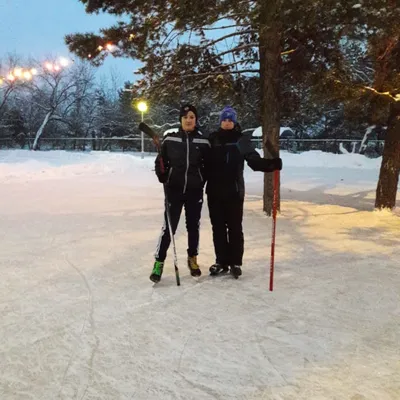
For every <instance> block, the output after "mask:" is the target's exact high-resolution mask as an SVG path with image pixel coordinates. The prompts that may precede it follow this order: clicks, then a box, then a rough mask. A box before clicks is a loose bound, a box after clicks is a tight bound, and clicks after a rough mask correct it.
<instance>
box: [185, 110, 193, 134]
mask: <svg viewBox="0 0 400 400" xmlns="http://www.w3.org/2000/svg"><path fill="white" fill-rule="evenodd" d="M195 126H196V116H195V115H194V112H193V111H189V112H188V113H187V114H186V115H185V116H184V117H182V128H183V130H184V131H193V130H194V128H195Z"/></svg>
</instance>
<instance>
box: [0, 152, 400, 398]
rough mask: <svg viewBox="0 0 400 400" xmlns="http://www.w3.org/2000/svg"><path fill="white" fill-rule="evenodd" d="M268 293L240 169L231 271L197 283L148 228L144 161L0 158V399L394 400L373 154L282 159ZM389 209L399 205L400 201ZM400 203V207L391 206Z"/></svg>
mask: <svg viewBox="0 0 400 400" xmlns="http://www.w3.org/2000/svg"><path fill="white" fill-rule="evenodd" d="M282 157H283V161H284V170H283V171H282V198H283V201H282V214H281V215H279V217H278V226H277V247H276V275H275V290H274V292H269V291H268V270H269V250H270V249H269V246H270V232H271V220H270V219H269V218H267V217H265V216H264V215H263V213H262V211H261V209H262V198H261V195H262V178H263V177H262V174H259V173H253V172H251V171H250V170H248V169H247V168H246V179H247V198H246V202H245V215H244V230H245V240H246V243H245V248H246V250H245V259H244V261H245V266H244V268H243V269H244V275H243V276H242V277H241V278H240V279H239V280H234V279H231V278H230V277H228V276H226V277H218V278H214V279H212V278H210V277H209V276H208V275H207V270H208V266H209V265H210V264H211V263H212V262H213V261H214V260H213V247H212V240H211V230H210V223H209V219H208V210H207V207H206V206H205V208H204V211H203V218H202V227H201V249H200V256H199V261H200V263H201V265H202V267H203V272H204V274H203V276H202V277H201V278H199V279H198V280H195V279H193V278H191V277H190V276H189V273H188V271H187V269H186V267H185V249H186V236H185V230H184V223H183V218H182V220H181V224H180V227H179V229H178V233H177V247H178V258H179V263H180V272H181V281H182V285H181V286H180V287H177V286H176V284H175V278H174V274H173V266H172V257H171V254H172V252H170V253H169V256H168V259H167V266H166V270H165V274H164V276H163V280H162V281H161V283H160V284H159V285H158V286H155V287H154V286H153V285H152V283H151V282H150V281H149V279H148V276H149V274H150V271H151V267H152V263H153V252H154V248H155V245H156V242H157V238H158V235H159V232H160V229H161V223H162V205H163V198H162V190H161V187H160V184H159V183H158V182H157V179H156V178H155V176H154V173H153V171H152V168H153V160H154V157H153V156H147V157H146V158H145V159H144V160H141V159H140V156H135V155H132V154H109V153H89V154H82V153H72V152H56V151H53V152H35V153H33V152H29V151H0V184H1V196H0V226H1V230H0V272H1V276H2V279H1V280H0V338H1V340H0V371H1V373H0V399H1V400H25V399H38V400H54V399H79V400H81V399H86V400H89V399H93V400H94V399H98V400H105V399H107V400H125V399H126V400H128V399H140V400H141V399H143V400H147V399H156V400H164V399H165V400H167V399H174V400H175V399H185V400H189V399H193V400H202V399H223V400H230V399H246V400H259V399H271V400H302V399H304V400H317V399H318V400H326V399H337V400H344V399H349V400H376V399H379V400H389V399H390V400H398V399H399V398H400V364H399V353H400V350H399V349H400V270H399V265H400V218H399V216H398V215H396V213H394V214H390V213H388V212H375V211H373V206H374V191H375V188H376V183H377V177H378V173H379V165H380V159H376V160H370V159H367V158H365V157H363V156H359V155H354V154H343V155H333V154H324V153H321V152H309V153H303V154H300V155H295V154H289V153H283V155H282ZM399 199H400V194H399ZM399 206H400V204H399Z"/></svg>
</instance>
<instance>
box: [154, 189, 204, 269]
mask: <svg viewBox="0 0 400 400" xmlns="http://www.w3.org/2000/svg"><path fill="white" fill-rule="evenodd" d="M167 198H168V203H169V210H170V216H171V227H172V232H173V234H175V232H176V229H177V227H178V224H179V219H180V216H181V213H182V208H183V207H184V208H185V219H186V230H187V232H188V249H187V253H188V256H189V257H192V256H197V254H198V251H199V239H200V234H199V231H200V217H201V209H202V207H203V190H202V189H198V190H187V191H186V193H182V190H174V189H167ZM170 244H171V236H170V234H169V228H168V222H167V211H166V210H165V211H164V225H163V227H162V230H161V235H160V239H159V241H158V244H157V249H156V253H155V255H154V256H155V258H156V260H157V261H164V260H165V259H166V257H167V251H168V248H169V245H170Z"/></svg>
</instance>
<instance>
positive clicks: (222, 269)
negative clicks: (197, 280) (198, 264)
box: [209, 263, 229, 276]
mask: <svg viewBox="0 0 400 400" xmlns="http://www.w3.org/2000/svg"><path fill="white" fill-rule="evenodd" d="M209 271H210V275H213V276H214V275H220V274H225V273H227V272H229V267H228V266H227V265H221V264H218V263H215V264H213V265H211V267H210V269H209Z"/></svg>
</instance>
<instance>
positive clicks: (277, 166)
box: [272, 158, 283, 171]
mask: <svg viewBox="0 0 400 400" xmlns="http://www.w3.org/2000/svg"><path fill="white" fill-rule="evenodd" d="M272 161H273V162H274V170H278V171H280V170H281V169H282V166H283V164H282V159H281V158H274V159H273V160H272Z"/></svg>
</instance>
